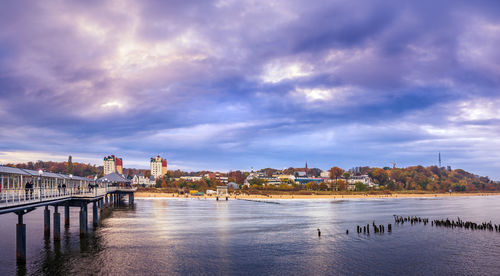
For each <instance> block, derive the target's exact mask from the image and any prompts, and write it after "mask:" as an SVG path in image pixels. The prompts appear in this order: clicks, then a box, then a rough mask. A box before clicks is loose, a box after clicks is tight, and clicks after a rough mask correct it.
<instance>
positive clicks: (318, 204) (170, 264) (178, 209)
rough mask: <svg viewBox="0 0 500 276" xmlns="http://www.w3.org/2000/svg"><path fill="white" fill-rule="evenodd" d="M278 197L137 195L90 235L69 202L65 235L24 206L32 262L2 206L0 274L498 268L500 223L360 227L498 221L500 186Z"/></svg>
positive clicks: (481, 271)
mask: <svg viewBox="0 0 500 276" xmlns="http://www.w3.org/2000/svg"><path fill="white" fill-rule="evenodd" d="M276 201H277V202H280V204H266V203H258V202H248V201H239V200H230V201H227V202H226V201H218V202H217V201H214V200H196V199H138V198H137V199H136V204H135V207H134V208H128V207H123V208H118V209H115V211H113V212H112V213H111V215H110V216H109V217H107V218H105V219H104V220H103V221H102V226H101V227H99V228H98V229H96V230H95V231H93V230H92V226H89V231H90V235H89V237H88V238H83V239H81V238H80V237H79V232H78V231H79V228H78V209H77V208H72V213H71V228H70V229H69V230H64V227H62V235H63V237H62V240H61V242H60V243H59V244H57V243H56V244H54V242H53V241H52V239H50V240H45V239H44V237H43V209H42V208H39V209H37V210H35V211H33V212H31V213H29V214H28V215H25V223H26V225H27V259H28V263H27V264H26V266H25V267H23V266H19V267H18V266H16V262H15V223H16V220H17V218H16V216H15V215H12V214H6V215H1V216H0V237H1V238H0V249H1V251H0V275H13V274H16V273H19V274H23V273H27V274H32V275H43V274H46V275H65V274H78V275H91V274H92V275H109V274H113V275H132V274H147V275H150V274H153V275H155V274H156V275H157V274H162V275H165V274H169V275H175V274H177V275H181V274H182V275H185V274H194V275H266V274H267V275H269V274H273V275H306V274H307V275H332V274H334V275H338V274H348V275H380V274H390V275H404V274H407V275H457V274H459V275H492V274H499V273H500V261H499V260H500V233H498V232H489V231H471V230H465V229H447V228H436V227H431V226H430V225H427V226H424V225H423V224H419V225H415V226H410V225H409V224H404V225H403V226H397V225H393V232H392V233H387V232H386V233H384V234H373V233H372V234H371V235H369V236H368V235H364V234H361V235H358V234H357V233H356V225H357V224H367V223H371V222H372V221H373V220H376V222H377V224H387V223H393V217H392V215H393V214H398V215H416V216H421V217H428V218H430V219H433V218H446V217H449V218H450V219H451V218H455V217H457V216H460V218H461V219H463V220H472V221H477V222H482V221H490V220H491V221H492V222H493V223H496V224H498V223H500V197H498V196H490V197H465V198H426V199H422V198H421V199H371V200H366V199H363V200H355V199H350V200H335V201H333V200H281V201H279V200H276ZM90 211H91V210H90V209H89V214H91V212H90ZM60 212H61V210H60ZM89 218H91V216H90V215H89ZM61 219H62V220H63V215H62V218H61ZM317 228H320V229H321V232H322V236H321V237H320V238H318V236H317V231H316V229H317ZM346 229H349V230H350V233H349V235H346V233H345V231H346Z"/></svg>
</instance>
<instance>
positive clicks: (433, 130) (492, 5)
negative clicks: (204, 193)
mask: <svg viewBox="0 0 500 276" xmlns="http://www.w3.org/2000/svg"><path fill="white" fill-rule="evenodd" d="M499 45H500V4H499V3H498V2H496V1H459V0H456V1H401V0H394V1H389V0H383V1H362V0H360V1H349V0H346V1H313V2H310V1H292V0H286V1H241V0H234V1H232V0H220V1H185V0H184V1H127V0H116V1H74V2H72V1H37V2H33V1H29V2H28V1H2V3H1V4H0V96H1V97H0V163H6V162H25V161H29V160H39V159H42V160H64V159H67V156H68V155H69V154H71V155H73V158H74V160H75V161H78V162H91V163H96V164H102V157H104V156H105V155H108V154H115V155H118V156H121V157H123V159H124V166H125V167H137V168H139V167H140V168H146V167H148V166H149V163H148V162H149V158H150V157H152V156H154V155H156V154H161V155H162V156H164V157H166V158H167V159H168V162H169V168H172V169H177V168H179V169H185V170H198V169H212V170H230V169H232V170H236V169H244V170H248V169H249V168H250V167H254V168H261V167H275V168H283V167H289V166H303V165H304V163H305V162H306V161H307V162H308V164H309V167H319V168H322V169H327V168H329V167H331V166H333V165H338V166H341V167H343V168H346V169H348V168H350V167H354V166H361V165H368V166H391V164H390V163H389V162H392V161H395V162H396V163H397V166H398V167H399V166H410V165H416V164H422V165H433V164H436V163H437V156H438V152H441V154H442V157H443V164H444V165H450V166H452V168H463V169H466V170H469V171H472V172H474V173H477V174H480V175H487V176H490V177H492V178H494V179H500V108H499V107H500V91H499V84H500V51H499V50H498V49H499V48H498V47H499Z"/></svg>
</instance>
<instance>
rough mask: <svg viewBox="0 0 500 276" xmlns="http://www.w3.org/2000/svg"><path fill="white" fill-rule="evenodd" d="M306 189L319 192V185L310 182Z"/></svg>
mask: <svg viewBox="0 0 500 276" xmlns="http://www.w3.org/2000/svg"><path fill="white" fill-rule="evenodd" d="M306 189H307V190H317V189H318V183H316V182H315V181H311V182H308V183H306Z"/></svg>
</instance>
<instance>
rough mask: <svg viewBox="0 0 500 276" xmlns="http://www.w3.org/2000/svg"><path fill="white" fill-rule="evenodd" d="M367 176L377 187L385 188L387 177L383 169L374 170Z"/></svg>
mask: <svg viewBox="0 0 500 276" xmlns="http://www.w3.org/2000/svg"><path fill="white" fill-rule="evenodd" d="M368 175H369V176H370V177H371V178H372V179H373V181H375V183H377V184H379V185H382V186H385V185H386V184H387V182H389V175H388V174H387V171H386V170H384V169H380V168H375V169H373V170H372V171H371V172H370V173H369V174H368Z"/></svg>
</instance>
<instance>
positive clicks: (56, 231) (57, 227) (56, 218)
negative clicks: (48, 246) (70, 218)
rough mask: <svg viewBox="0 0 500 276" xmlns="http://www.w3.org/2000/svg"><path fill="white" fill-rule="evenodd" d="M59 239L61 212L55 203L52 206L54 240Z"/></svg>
mask: <svg viewBox="0 0 500 276" xmlns="http://www.w3.org/2000/svg"><path fill="white" fill-rule="evenodd" d="M59 240H61V214H59V212H58V210H57V205H56V206H54V241H59Z"/></svg>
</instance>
